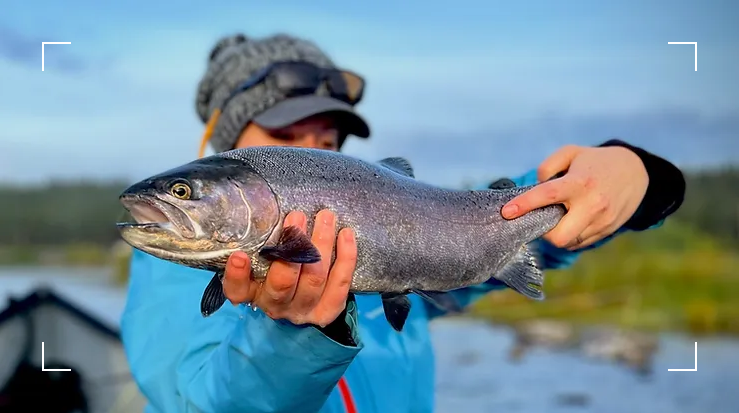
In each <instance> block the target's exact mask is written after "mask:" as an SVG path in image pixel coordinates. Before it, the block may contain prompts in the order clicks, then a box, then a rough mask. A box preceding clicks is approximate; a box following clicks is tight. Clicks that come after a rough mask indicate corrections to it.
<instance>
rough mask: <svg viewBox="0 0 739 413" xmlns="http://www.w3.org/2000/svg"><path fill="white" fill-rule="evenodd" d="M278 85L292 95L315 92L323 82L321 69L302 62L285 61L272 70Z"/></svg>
mask: <svg viewBox="0 0 739 413" xmlns="http://www.w3.org/2000/svg"><path fill="white" fill-rule="evenodd" d="M272 75H273V76H274V79H275V82H276V84H277V87H278V88H279V89H280V90H281V91H283V92H288V94H290V95H300V94H305V93H313V92H314V91H315V90H316V88H317V87H318V85H319V84H320V83H321V71H320V69H318V68H317V67H315V66H313V65H309V64H304V63H301V62H294V63H285V64H282V65H279V66H277V67H275V68H274V70H273V71H272Z"/></svg>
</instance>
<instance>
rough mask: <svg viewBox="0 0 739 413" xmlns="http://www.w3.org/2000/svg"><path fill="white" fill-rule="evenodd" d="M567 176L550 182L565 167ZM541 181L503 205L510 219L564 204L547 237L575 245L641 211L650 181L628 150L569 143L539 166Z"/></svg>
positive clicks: (583, 244) (607, 231)
mask: <svg viewBox="0 0 739 413" xmlns="http://www.w3.org/2000/svg"><path fill="white" fill-rule="evenodd" d="M565 171H566V173H565V174H564V176H562V177H560V178H557V179H552V180H551V181H547V180H548V179H550V178H552V177H553V176H555V175H557V174H558V173H560V172H565ZM537 175H538V179H539V181H540V182H542V181H547V182H543V183H542V184H540V185H538V186H536V187H535V188H533V189H531V190H530V191H527V192H526V193H524V194H521V195H519V196H517V197H516V198H514V199H512V200H511V201H509V202H508V203H507V204H506V205H505V206H504V208H503V210H502V214H503V217H504V218H506V219H513V218H517V217H519V216H522V215H524V214H526V213H528V212H530V211H532V210H534V209H537V208H540V207H544V206H547V205H553V204H560V203H561V204H564V206H565V207H566V208H567V214H566V215H565V216H564V218H563V219H562V220H561V221H560V222H559V224H558V225H557V226H556V227H555V228H554V229H552V230H551V231H549V232H548V233H547V234H546V235H544V237H543V238H544V239H546V240H547V241H549V242H550V243H552V244H553V245H555V246H557V247H559V248H567V249H569V250H576V249H579V248H583V247H586V246H588V245H591V244H593V243H595V242H597V241H599V240H601V239H603V238H605V237H607V236H609V235H611V234H612V233H614V232H615V231H616V230H618V229H619V228H620V227H621V226H622V225H623V224H624V223H626V221H628V220H629V218H631V216H632V215H633V214H634V212H636V210H637V208H638V207H639V204H640V203H641V201H642V199H643V198H644V195H645V194H646V191H647V186H648V185H649V175H647V171H646V169H645V168H644V165H643V164H642V162H641V159H639V157H638V156H637V155H636V154H635V153H634V152H632V151H631V150H629V149H626V148H623V147H618V146H611V147H603V148H592V147H583V146H575V145H568V146H565V147H563V148H561V149H559V150H558V151H557V152H555V153H554V154H553V155H551V156H550V157H549V158H547V159H546V160H545V161H544V162H542V164H541V165H539V168H538V170H537Z"/></svg>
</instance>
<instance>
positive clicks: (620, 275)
mask: <svg viewBox="0 0 739 413" xmlns="http://www.w3.org/2000/svg"><path fill="white" fill-rule="evenodd" d="M546 275H547V276H546V280H545V286H544V290H545V293H546V295H547V298H546V300H545V301H541V302H534V301H531V300H527V299H525V298H523V297H522V296H521V295H519V294H517V293H515V292H513V291H510V290H507V291H504V292H500V293H492V294H489V295H488V296H487V297H485V298H484V299H483V300H481V301H480V302H478V303H476V305H475V306H474V307H473V309H472V311H471V314H472V315H473V316H476V317H483V318H487V319H490V320H492V321H494V322H499V323H515V322H517V321H520V320H524V319H530V318H551V319H559V320H566V321H570V322H573V323H576V324H610V325H618V326H622V327H628V328H634V329H640V330H651V331H688V332H691V333H693V334H732V335H739V302H737V297H739V249H737V247H736V245H731V244H728V243H723V242H720V241H718V240H716V239H714V238H712V237H709V236H706V235H704V234H701V233H700V232H698V231H696V230H694V229H692V228H690V227H688V226H685V225H682V224H680V223H679V222H669V223H667V224H666V225H665V226H664V227H662V228H659V229H656V230H651V231H648V232H645V233H640V234H624V235H622V236H620V237H619V238H618V239H615V240H613V241H611V242H610V243H609V244H608V245H605V246H603V247H601V248H599V249H598V250H593V251H589V252H586V253H584V254H583V255H582V256H581V258H580V260H579V261H578V262H577V263H576V264H575V265H574V266H573V267H571V268H569V269H566V270H556V271H548V272H547V274H546Z"/></svg>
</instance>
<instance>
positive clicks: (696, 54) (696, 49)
mask: <svg viewBox="0 0 739 413" xmlns="http://www.w3.org/2000/svg"><path fill="white" fill-rule="evenodd" d="M667 44H692V45H693V46H695V71H696V72H697V71H698V42H667Z"/></svg>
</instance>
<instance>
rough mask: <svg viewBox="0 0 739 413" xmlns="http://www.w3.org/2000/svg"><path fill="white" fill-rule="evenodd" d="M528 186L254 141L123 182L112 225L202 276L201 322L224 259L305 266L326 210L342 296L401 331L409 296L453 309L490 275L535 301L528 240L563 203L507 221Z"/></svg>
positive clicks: (537, 285)
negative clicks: (353, 259) (344, 271)
mask: <svg viewBox="0 0 739 413" xmlns="http://www.w3.org/2000/svg"><path fill="white" fill-rule="evenodd" d="M532 187H533V186H532V185H529V186H521V187H516V186H515V185H513V186H511V185H504V187H503V188H498V189H484V190H461V189H448V188H442V187H438V186H434V185H431V184H429V183H425V182H422V181H420V180H418V179H416V178H415V173H414V170H413V167H412V166H411V164H410V162H409V161H408V160H407V159H405V158H403V157H388V158H384V159H381V160H379V161H376V162H372V161H366V160H362V159H360V158H358V157H354V156H351V155H347V154H342V153H339V152H334V151H328V150H322V149H312V148H296V147H278V146H262V147H249V148H242V149H234V150H230V151H226V152H221V153H218V154H215V155H211V156H208V157H204V158H200V159H197V160H194V161H191V162H188V163H185V164H182V165H180V166H177V167H174V168H171V169H169V170H166V171H164V172H161V173H159V174H156V175H153V176H151V177H149V178H147V179H143V180H141V181H140V182H137V183H135V184H133V185H131V186H130V187H128V188H127V189H125V190H124V191H123V192H122V193H121V195H120V197H119V200H120V202H121V204H122V205H123V206H124V207H125V208H126V209H127V210H128V211H129V213H130V215H131V217H132V218H133V219H132V220H131V221H130V222H119V223H117V226H118V229H119V231H120V235H121V237H122V238H123V240H124V241H125V242H126V243H128V244H129V245H131V246H132V247H134V248H136V249H139V250H141V251H143V252H145V253H148V254H151V255H153V256H155V257H159V258H161V259H164V260H168V261H171V262H174V263H178V264H181V265H185V266H188V267H192V268H198V269H203V270H207V271H212V272H213V273H214V275H213V278H212V279H211V280H210V282H209V283H208V285H207V286H206V288H205V290H204V291H203V295H202V299H201V303H200V306H201V308H200V310H201V313H202V315H203V317H208V316H210V315H211V314H213V313H214V312H215V311H217V310H218V309H219V308H221V306H222V305H223V304H224V302H225V301H226V297H225V295H224V292H223V286H222V282H223V276H224V269H225V266H226V262H227V260H228V257H229V256H230V255H231V254H232V253H234V252H236V251H244V252H245V253H247V254H248V255H249V257H250V258H251V261H252V274H253V277H254V278H255V279H256V280H258V281H263V280H264V279H265V278H266V277H267V271H268V270H269V268H270V265H271V263H272V262H274V261H275V260H283V261H286V262H291V263H300V264H306V263H314V262H318V261H320V260H322V259H329V260H331V263H333V261H334V260H335V258H336V253H335V251H333V252H332V253H331V256H330V257H321V254H320V252H319V251H318V250H317V248H316V247H315V246H314V245H313V243H312V242H311V239H310V237H309V235H308V234H310V233H311V231H312V228H313V224H314V221H313V220H312V217H315V215H316V214H317V213H318V211H320V210H322V209H329V210H331V211H332V212H333V213H334V214H335V215H336V222H337V233H338V231H339V230H340V229H342V228H351V229H352V230H353V231H354V234H355V239H356V243H357V263H356V268H355V270H354V273H353V276H352V282H351V286H350V293H353V294H380V295H381V299H382V304H383V309H384V313H385V318H386V320H387V321H388V323H390V325H391V327H392V328H393V329H395V330H396V331H402V329H403V326H404V324H405V321H406V319H407V317H408V313H409V311H410V309H411V302H410V300H409V298H408V295H409V294H413V293H415V294H417V295H419V296H421V297H422V298H423V299H425V300H427V301H428V302H429V303H431V304H433V305H434V306H436V307H438V308H440V309H442V310H444V311H448V312H452V313H455V312H461V311H462V310H463V309H462V306H461V305H460V303H459V302H458V300H456V299H455V298H454V295H453V294H452V293H451V292H452V291H454V290H457V289H460V288H464V287H469V286H473V285H478V284H482V283H484V282H487V281H489V280H490V282H495V283H499V284H504V285H505V286H507V287H509V288H511V289H513V290H515V291H516V292H518V293H520V294H522V295H524V296H526V297H528V298H530V299H532V300H543V299H544V291H543V283H544V274H543V269H542V267H541V265H540V258H541V257H540V256H539V253H538V250H537V248H536V247H535V243H534V242H533V241H535V240H536V239H538V238H540V237H541V236H542V235H544V234H546V233H547V232H548V231H550V230H551V229H552V228H554V227H555V226H556V225H557V224H558V222H559V221H560V220H561V219H562V217H563V216H564V214H565V213H566V209H565V208H564V206H563V205H561V204H556V205H550V206H545V207H542V208H538V209H535V210H533V211H531V212H528V213H527V214H525V215H523V216H521V217H518V218H516V219H511V220H507V219H505V218H503V216H502V214H501V209H502V207H503V206H504V205H505V204H506V203H507V202H508V201H510V200H511V199H513V198H514V197H516V196H518V195H520V194H522V193H524V192H526V191H527V190H529V189H531V188H532ZM290 211H302V212H303V213H305V214H306V216H307V217H308V224H307V232H304V231H302V230H300V229H298V228H297V227H294V226H287V227H286V226H284V225H283V223H284V219H285V216H286V215H287V214H288V213H289V212H290Z"/></svg>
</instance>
